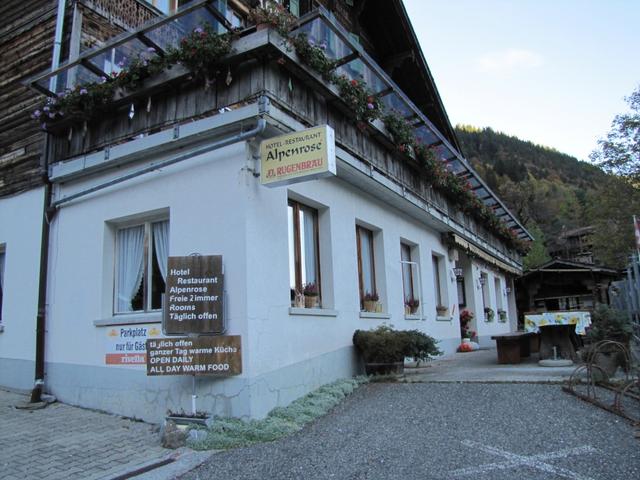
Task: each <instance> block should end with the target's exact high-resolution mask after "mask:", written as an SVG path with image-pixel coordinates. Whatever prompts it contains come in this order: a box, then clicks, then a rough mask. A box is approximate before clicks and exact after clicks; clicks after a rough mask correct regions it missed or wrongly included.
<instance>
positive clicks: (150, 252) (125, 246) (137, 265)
mask: <svg viewBox="0 0 640 480" xmlns="http://www.w3.org/2000/svg"><path fill="white" fill-rule="evenodd" d="M168 252H169V221H168V220H165V221H160V222H153V223H152V222H146V223H143V224H140V225H136V226H132V227H128V228H120V229H119V230H118V231H117V233H116V279H115V283H116V285H115V287H116V288H115V291H116V295H115V300H114V304H115V305H114V310H115V312H116V313H129V312H148V311H151V310H160V309H161V308H162V294H163V293H164V290H165V278H166V276H167V255H168Z"/></svg>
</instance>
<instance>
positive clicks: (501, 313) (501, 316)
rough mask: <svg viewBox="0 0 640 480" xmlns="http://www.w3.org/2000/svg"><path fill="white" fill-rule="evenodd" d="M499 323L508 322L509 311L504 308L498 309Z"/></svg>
mask: <svg viewBox="0 0 640 480" xmlns="http://www.w3.org/2000/svg"><path fill="white" fill-rule="evenodd" d="M498 321H500V322H502V323H505V322H506V321H507V311H506V310H503V309H502V308H499V309H498Z"/></svg>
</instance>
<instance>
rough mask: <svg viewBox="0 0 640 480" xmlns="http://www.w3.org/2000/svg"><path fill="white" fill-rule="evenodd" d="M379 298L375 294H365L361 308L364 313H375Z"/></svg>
mask: <svg viewBox="0 0 640 480" xmlns="http://www.w3.org/2000/svg"><path fill="white" fill-rule="evenodd" d="M379 299H380V297H379V296H378V294H377V293H375V292H373V293H371V292H366V293H365V294H364V297H363V298H362V307H363V308H364V311H365V312H376V311H378V300H379Z"/></svg>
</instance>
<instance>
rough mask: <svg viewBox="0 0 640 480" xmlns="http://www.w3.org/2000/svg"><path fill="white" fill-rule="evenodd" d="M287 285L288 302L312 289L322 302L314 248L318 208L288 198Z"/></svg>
mask: <svg viewBox="0 0 640 480" xmlns="http://www.w3.org/2000/svg"><path fill="white" fill-rule="evenodd" d="M288 217H289V285H290V288H291V304H292V305H295V296H296V294H300V293H303V292H304V290H305V288H307V289H309V288H313V287H315V290H316V292H317V294H318V296H319V299H320V305H322V303H321V301H322V291H321V289H320V268H319V265H320V258H319V248H318V211H317V210H315V209H313V208H310V207H307V206H305V205H302V204H301V203H298V202H295V201H293V200H290V201H289V208H288Z"/></svg>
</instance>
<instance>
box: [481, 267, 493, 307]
mask: <svg viewBox="0 0 640 480" xmlns="http://www.w3.org/2000/svg"><path fill="white" fill-rule="evenodd" d="M488 279H489V277H488V276H487V274H486V273H484V272H483V273H481V274H480V288H481V289H482V310H483V311H484V310H485V309H487V308H490V307H491V304H490V302H489V284H488V283H487V281H488Z"/></svg>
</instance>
